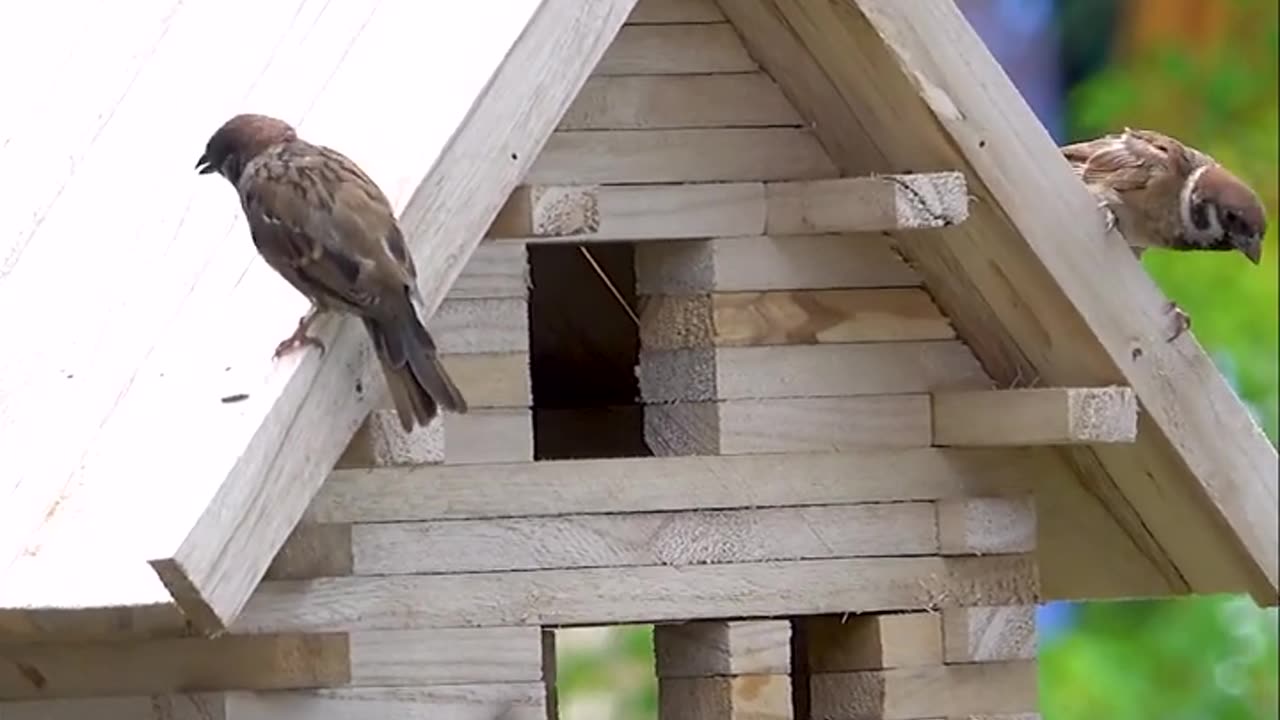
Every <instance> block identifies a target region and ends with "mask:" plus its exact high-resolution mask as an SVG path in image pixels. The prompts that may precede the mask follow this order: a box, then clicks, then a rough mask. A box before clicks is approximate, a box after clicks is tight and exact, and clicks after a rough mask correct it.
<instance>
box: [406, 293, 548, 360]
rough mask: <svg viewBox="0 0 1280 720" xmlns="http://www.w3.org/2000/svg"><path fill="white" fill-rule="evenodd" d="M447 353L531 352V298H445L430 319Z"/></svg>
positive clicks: (439, 343)
mask: <svg viewBox="0 0 1280 720" xmlns="http://www.w3.org/2000/svg"><path fill="white" fill-rule="evenodd" d="M427 329H428V330H430V331H431V334H432V336H434V337H435V338H436V346H437V348H438V349H439V350H440V353H441V354H443V355H458V354H463V353H466V354H473V353H512V352H520V353H527V352H529V301H528V300H526V299H525V298H523V297H509V298H472V299H465V300H445V301H444V302H442V303H440V309H439V310H438V311H437V312H436V314H435V315H433V316H432V318H431V319H430V320H429V321H427Z"/></svg>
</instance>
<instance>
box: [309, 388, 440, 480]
mask: <svg viewBox="0 0 1280 720" xmlns="http://www.w3.org/2000/svg"><path fill="white" fill-rule="evenodd" d="M388 402H389V399H388ZM444 455H445V453H444V420H443V416H442V415H438V416H436V417H435V419H433V420H432V422H431V423H429V424H427V425H416V426H414V428H413V429H412V430H410V431H409V432H405V430H404V427H403V426H402V425H401V424H400V416H399V415H398V414H397V413H396V411H395V410H393V409H391V408H376V409H374V410H373V411H372V412H370V413H369V415H368V416H367V417H366V418H365V419H364V422H363V423H361V424H360V428H359V429H358V430H356V434H355V435H353V436H352V437H351V442H349V443H347V449H346V450H344V451H343V452H342V457H340V458H338V461H337V462H336V463H335V464H334V467H382V466H389V465H418V464H421V463H441V462H444Z"/></svg>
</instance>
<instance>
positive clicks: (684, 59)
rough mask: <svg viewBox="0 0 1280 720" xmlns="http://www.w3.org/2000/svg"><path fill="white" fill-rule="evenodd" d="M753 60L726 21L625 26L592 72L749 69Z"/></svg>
mask: <svg viewBox="0 0 1280 720" xmlns="http://www.w3.org/2000/svg"><path fill="white" fill-rule="evenodd" d="M755 69H756V63H755V61H754V60H752V59H751V56H750V55H748V54H747V51H746V49H744V48H743V47H742V40H741V39H739V38H738V34H737V33H736V32H734V30H733V26H732V25H730V24H728V23H709V24H707V23H701V24H699V23H690V24H681V25H627V26H625V27H623V28H622V31H621V32H619V33H618V36H617V38H616V39H614V41H613V44H612V45H610V46H609V49H608V51H607V52H605V54H604V57H603V58H602V59H601V60H600V63H599V64H598V65H596V66H595V70H594V72H593V74H594V75H597V76H600V75H672V74H676V75H685V74H701V73H736V72H751V71H753V70H755Z"/></svg>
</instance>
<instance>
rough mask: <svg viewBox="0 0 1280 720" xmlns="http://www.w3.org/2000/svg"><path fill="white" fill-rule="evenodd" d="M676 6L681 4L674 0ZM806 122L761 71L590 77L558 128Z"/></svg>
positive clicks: (770, 124)
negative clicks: (676, 3)
mask: <svg viewBox="0 0 1280 720" xmlns="http://www.w3.org/2000/svg"><path fill="white" fill-rule="evenodd" d="M676 1H677V2H678V1H679V0H676ZM803 124H804V122H803V121H802V120H801V119H800V115H799V114H798V113H796V111H795V109H794V108H792V107H791V103H790V102H788V101H787V99H786V97H785V96H784V95H783V94H782V91H781V90H780V89H778V86H777V84H776V83H774V82H773V80H772V79H771V78H770V77H769V76H768V75H766V74H765V73H762V72H740V73H718V74H714V75H630V76H612V77H609V76H606V77H593V78H591V79H589V80H587V84H586V85H585V86H583V88H582V91H581V92H580V93H578V97H577V98H576V99H574V101H573V104H572V105H570V106H569V110H568V112H566V113H565V115H564V117H563V118H561V119H560V125H559V126H558V127H557V129H559V130H660V129H674V128H701V127H780V126H788V127H800V126H801V125H803Z"/></svg>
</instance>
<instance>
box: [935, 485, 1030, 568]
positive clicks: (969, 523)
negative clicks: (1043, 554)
mask: <svg viewBox="0 0 1280 720" xmlns="http://www.w3.org/2000/svg"><path fill="white" fill-rule="evenodd" d="M1035 541H1036V510H1035V501H1034V498H1033V497H1032V496H1030V495H1027V496H1024V497H998V498H984V497H970V498H945V499H942V500H939V501H938V543H939V544H940V545H941V547H942V553H943V554H944V555H969V554H976V555H989V554H992V553H1023V552H1031V551H1032V550H1033V549H1035Z"/></svg>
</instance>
